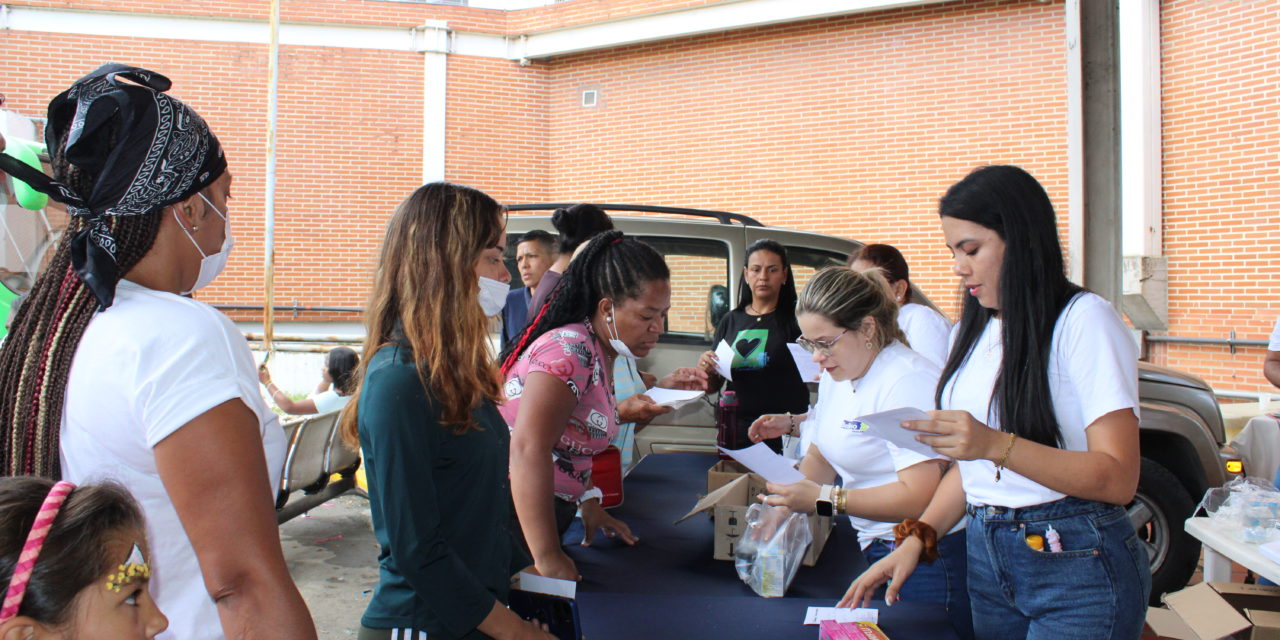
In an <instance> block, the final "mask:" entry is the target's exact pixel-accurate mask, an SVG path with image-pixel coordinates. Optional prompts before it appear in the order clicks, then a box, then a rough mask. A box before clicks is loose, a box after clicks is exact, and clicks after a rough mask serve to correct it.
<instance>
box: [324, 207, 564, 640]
mask: <svg viewBox="0 0 1280 640" xmlns="http://www.w3.org/2000/svg"><path fill="white" fill-rule="evenodd" d="M505 218H506V213H505V211H504V210H503V208H502V206H501V205H499V204H498V203H497V202H495V201H494V200H493V198H490V197H489V196H488V195H485V194H484V193H482V192H480V191H477V190H475V189H471V188H469V187H464V186H461V185H456V184H449V183H446V182H434V183H431V184H428V185H423V186H421V187H419V188H418V190H417V191H414V192H413V194H411V195H410V196H409V197H408V198H407V199H406V200H405V201H404V202H403V203H401V204H400V207H399V208H397V209H396V212H395V215H393V216H392V217H391V221H390V222H389V223H387V233H386V236H385V237H384V239H383V241H382V251H381V255H380V256H379V258H378V267H377V270H376V271H375V273H374V280H373V291H372V293H371V294H370V298H369V305H368V308H367V309H366V311H365V331H366V338H365V343H364V353H365V354H368V355H366V357H365V358H364V359H363V360H362V361H361V363H360V367H359V369H358V376H357V377H358V378H359V379H360V380H361V381H362V382H361V383H360V387H359V388H358V389H357V390H356V393H355V396H354V397H353V398H352V400H351V402H350V404H349V405H348V407H347V409H346V410H345V411H344V412H343V414H342V422H341V429H342V433H343V436H344V438H345V440H346V442H347V444H348V445H349V446H351V447H352V448H355V447H357V446H359V447H360V449H361V450H363V451H364V464H365V472H366V474H367V476H368V478H369V506H370V509H371V511H372V513H373V533H374V536H375V537H376V538H377V539H378V544H379V545H381V547H382V552H381V553H380V554H379V555H378V562H379V564H380V565H381V577H380V579H379V581H378V587H377V589H375V590H374V592H373V597H372V599H370V601H369V606H368V607H367V608H366V609H365V613H364V617H363V618H362V619H361V620H360V633H359V636H358V637H359V639H360V640H389V639H390V638H406V639H408V638H413V639H415V640H416V639H417V638H423V637H429V638H433V639H435V638H444V639H454V638H467V639H472V638H476V639H478V638H500V639H504V640H505V639H508V638H510V639H519V640H525V639H530V640H551V638H552V636H550V635H549V634H547V633H546V632H545V631H544V630H543V629H540V628H538V627H537V626H534V625H533V624H530V623H528V622H525V621H524V620H521V619H520V618H519V617H518V616H517V615H516V614H514V613H512V612H511V610H509V609H507V607H506V606H505V603H506V600H507V592H508V589H509V584H510V580H511V576H512V575H514V574H515V573H517V572H519V571H520V570H521V569H524V568H525V567H527V566H528V565H529V559H528V556H526V555H525V553H524V551H523V550H522V549H521V547H520V544H519V539H518V536H519V533H518V532H515V531H512V529H511V524H512V521H513V518H512V514H511V493H510V491H509V490H508V489H507V474H508V470H507V446H508V441H509V439H510V435H509V434H508V432H507V428H506V425H505V424H504V423H503V422H502V416H500V415H498V410H497V408H496V407H495V403H497V402H499V401H501V385H500V384H499V380H498V370H497V368H496V367H495V366H494V364H493V354H492V352H491V351H490V350H489V340H488V329H487V327H488V321H487V319H486V316H487V315H489V313H490V311H489V310H488V309H486V306H487V305H488V302H487V301H486V300H487V297H488V294H486V293H485V289H484V286H483V284H482V283H483V282H484V281H485V280H497V281H499V282H502V283H506V282H509V281H510V280H511V274H510V273H509V272H508V271H507V268H506V266H505V263H504V262H503V260H502V253H503V249H504V247H503V243H504V241H505V238H506V234H505V233H504V227H505ZM503 299H504V300H505V298H503Z"/></svg>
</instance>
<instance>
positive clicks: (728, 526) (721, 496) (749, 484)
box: [676, 462, 832, 567]
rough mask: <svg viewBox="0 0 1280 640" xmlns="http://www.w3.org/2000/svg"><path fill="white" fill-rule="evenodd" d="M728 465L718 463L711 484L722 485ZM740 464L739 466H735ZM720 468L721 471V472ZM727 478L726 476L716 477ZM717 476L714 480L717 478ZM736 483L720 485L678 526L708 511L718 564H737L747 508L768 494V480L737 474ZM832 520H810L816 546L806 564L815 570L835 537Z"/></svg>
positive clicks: (749, 474)
mask: <svg viewBox="0 0 1280 640" xmlns="http://www.w3.org/2000/svg"><path fill="white" fill-rule="evenodd" d="M722 464H725V463H724V462H721V463H717V464H716V466H715V467H712V468H711V471H710V472H708V474H707V484H708V486H711V484H712V483H713V482H714V483H720V482H721V481H722V480H724V479H725V477H726V476H727V475H730V472H729V471H727V470H726V469H727V468H726V467H721V465H722ZM733 464H736V463H733ZM717 467H720V468H719V469H717ZM714 474H724V475H714ZM713 475H714V477H713ZM732 475H733V477H732V479H729V480H727V481H725V482H724V483H723V484H719V485H718V486H717V487H715V489H713V490H712V491H711V492H709V493H708V494H707V496H706V497H705V498H703V499H701V500H699V501H698V503H697V504H695V505H694V506H693V509H692V510H690V511H689V513H686V514H684V516H683V517H681V518H680V519H679V520H676V524H679V523H681V522H684V521H685V520H688V519H689V518H691V517H693V516H694V515H695V514H698V513H702V512H703V511H706V512H708V513H710V514H711V517H712V518H713V519H714V520H715V534H714V535H715V542H714V545H713V550H712V557H713V558H715V559H716V560H733V559H734V556H733V552H734V550H735V549H736V548H737V542H738V538H740V537H741V536H742V534H743V533H744V532H745V531H746V529H747V520H746V518H747V508H748V507H750V506H751V505H752V504H753V503H755V502H756V495H758V494H761V493H764V491H765V484H766V483H765V480H764V478H762V477H760V476H759V475H756V474H754V473H735V474H732ZM831 526H832V525H831V518H820V517H818V516H815V515H810V516H809V531H810V533H812V534H813V542H812V543H811V544H810V545H809V550H808V551H806V552H805V555H804V560H803V561H802V564H804V566H806V567H812V566H813V565H815V564H817V562H818V556H820V555H822V548H823V547H824V546H825V545H826V544H827V537H828V536H829V535H830V534H831Z"/></svg>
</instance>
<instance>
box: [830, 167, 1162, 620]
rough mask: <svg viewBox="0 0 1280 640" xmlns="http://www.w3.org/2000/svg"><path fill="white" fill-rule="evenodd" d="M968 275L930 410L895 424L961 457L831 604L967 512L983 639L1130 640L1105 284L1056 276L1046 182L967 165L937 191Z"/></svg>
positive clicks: (1136, 611)
mask: <svg viewBox="0 0 1280 640" xmlns="http://www.w3.org/2000/svg"><path fill="white" fill-rule="evenodd" d="M939 215H940V217H941V221H942V233H943V235H944V236H945V237H946V241H947V247H948V248H950V249H951V253H952V255H953V258H954V267H953V268H954V270H955V273H956V275H957V276H959V277H960V280H961V283H962V285H963V286H964V289H965V292H966V293H965V296H964V310H963V312H962V315H961V317H960V324H959V326H958V327H957V328H956V330H955V332H954V333H953V335H952V347H951V351H950V355H949V356H948V358H947V364H946V366H945V367H944V368H943V370H942V376H941V378H940V379H939V382H938V387H937V390H936V391H935V395H934V401H935V403H936V405H937V407H938V408H939V410H938V411H933V412H931V415H932V419H930V420H922V421H910V422H906V423H904V425H903V426H905V427H907V428H909V429H912V430H915V431H920V432H921V434H920V435H918V436H916V439H917V440H919V441H921V442H924V443H925V444H928V445H930V446H932V447H933V449H934V450H935V451H937V452H938V453H940V454H943V455H945V456H948V457H951V458H954V459H955V460H957V461H958V462H957V463H956V465H955V466H953V467H952V468H951V469H950V470H949V471H948V472H947V475H946V477H944V478H943V479H942V483H941V484H940V485H939V487H938V492H937V493H936V494H935V495H934V497H933V500H932V501H931V502H930V503H929V506H928V507H927V508H926V509H925V511H924V514H923V515H921V516H920V519H919V520H913V521H910V522H904V523H902V524H901V525H899V526H902V527H907V528H909V529H910V530H911V531H912V532H913V533H912V535H910V536H908V537H907V538H905V539H904V540H903V542H902V544H901V545H899V546H898V548H897V549H896V550H895V551H894V552H893V553H891V554H889V555H888V556H887V557H885V558H884V559H883V560H881V561H879V562H877V563H875V564H874V565H872V566H871V567H870V568H868V569H867V571H866V572H865V573H863V574H862V576H861V577H859V578H858V579H857V580H855V581H854V583H853V585H852V586H850V587H849V591H848V592H847V593H846V594H845V597H844V599H843V600H842V601H841V603H840V604H841V605H854V604H857V603H862V602H866V601H868V600H870V598H871V594H872V593H873V591H874V590H875V588H876V587H877V586H878V585H880V584H882V583H884V582H885V581H886V580H888V581H890V582H889V587H888V588H887V589H886V591H885V600H886V601H889V602H892V601H893V600H894V599H896V598H897V597H898V593H899V590H900V589H902V588H903V586H904V585H907V584H909V581H910V579H912V578H911V575H912V572H913V571H915V569H916V563H917V562H918V560H919V559H920V558H921V554H922V551H925V550H927V549H928V548H929V539H930V538H931V537H932V535H933V532H935V531H942V530H945V529H948V528H950V527H951V526H952V525H954V524H955V523H956V522H959V521H960V520H961V519H962V518H964V517H965V515H966V514H968V515H969V524H968V533H967V537H968V551H969V553H968V556H969V557H968V566H969V597H970V599H971V604H972V608H973V626H974V632H975V633H976V635H977V636H978V637H979V638H984V639H991V640H1001V639H1004V638H1009V639H1012V638H1018V639H1022V638H1075V637H1081V636H1082V634H1087V635H1088V637H1090V638H1123V639H1135V638H1138V637H1139V636H1140V635H1142V627H1143V622H1144V619H1145V617H1146V613H1147V596H1148V593H1149V592H1150V590H1151V569H1150V564H1149V560H1148V558H1147V552H1146V550H1145V549H1143V547H1142V545H1141V544H1139V542H1138V539H1137V536H1136V535H1135V533H1134V530H1133V525H1132V524H1130V522H1129V518H1128V516H1127V514H1126V512H1125V509H1124V506H1123V505H1125V504H1127V503H1129V502H1130V501H1131V500H1133V495H1134V493H1135V492H1136V490H1137V486H1138V472H1139V463H1140V457H1139V453H1138V413H1137V411H1138V349H1137V346H1136V345H1135V344H1134V342H1133V338H1132V336H1131V335H1130V334H1129V329H1128V328H1127V327H1126V326H1125V324H1124V321H1122V320H1121V319H1120V316H1119V315H1118V314H1117V313H1116V312H1115V310H1114V309H1112V308H1111V305H1110V303H1108V302H1107V301H1106V300H1105V299H1103V298H1101V297H1099V296H1097V295H1096V294H1093V293H1090V292H1088V291H1085V290H1083V289H1081V288H1080V287H1079V286H1077V285H1075V284H1072V283H1071V281H1069V280H1067V276H1066V272H1065V270H1064V269H1063V260H1062V248H1061V246H1059V243H1058V229H1057V216H1056V215H1055V214H1054V211H1053V204H1052V203H1051V202H1050V200H1049V195H1048V194H1047V193H1045V190H1044V187H1042V186H1041V185H1040V183H1039V182H1038V181H1037V180H1036V179H1035V178H1034V177H1032V176H1031V174H1029V173H1027V172H1026V171H1024V170H1022V169H1020V168H1018V167H1014V166H1008V165H995V166H987V167H980V168H978V169H975V170H974V171H973V172H972V173H970V174H969V175H968V176H967V177H965V178H964V179H963V180H961V181H960V182H957V183H956V184H954V185H952V187H951V188H950V189H948V190H947V193H946V195H944V196H943V197H942V201H941V203H940V205H939Z"/></svg>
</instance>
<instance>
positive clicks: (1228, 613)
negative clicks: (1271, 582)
mask: <svg viewBox="0 0 1280 640" xmlns="http://www.w3.org/2000/svg"><path fill="white" fill-rule="evenodd" d="M1161 600H1162V601H1163V602H1164V604H1165V606H1166V607H1168V608H1167V609H1166V608H1160V607H1151V608H1150V609H1149V610H1148V611H1147V624H1149V625H1151V629H1152V630H1153V631H1155V632H1156V633H1158V634H1160V635H1162V636H1167V637H1170V638H1177V639H1178V640H1220V639H1222V638H1233V639H1234V638H1241V639H1243V640H1280V587H1264V586H1259V585H1253V584H1238V583H1234V582H1202V583H1200V584H1195V585H1191V586H1190V587H1187V588H1186V589H1183V590H1181V591H1177V592H1175V593H1166V594H1165V595H1164V597H1163V598H1161Z"/></svg>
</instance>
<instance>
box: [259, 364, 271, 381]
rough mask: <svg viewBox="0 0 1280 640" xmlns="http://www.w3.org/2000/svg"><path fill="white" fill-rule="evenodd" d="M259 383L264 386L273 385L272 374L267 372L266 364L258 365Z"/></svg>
mask: <svg viewBox="0 0 1280 640" xmlns="http://www.w3.org/2000/svg"><path fill="white" fill-rule="evenodd" d="M258 382H261V383H262V384H271V372H270V371H268V370H267V365H266V363H265V362H264V363H262V364H260V365H258Z"/></svg>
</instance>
